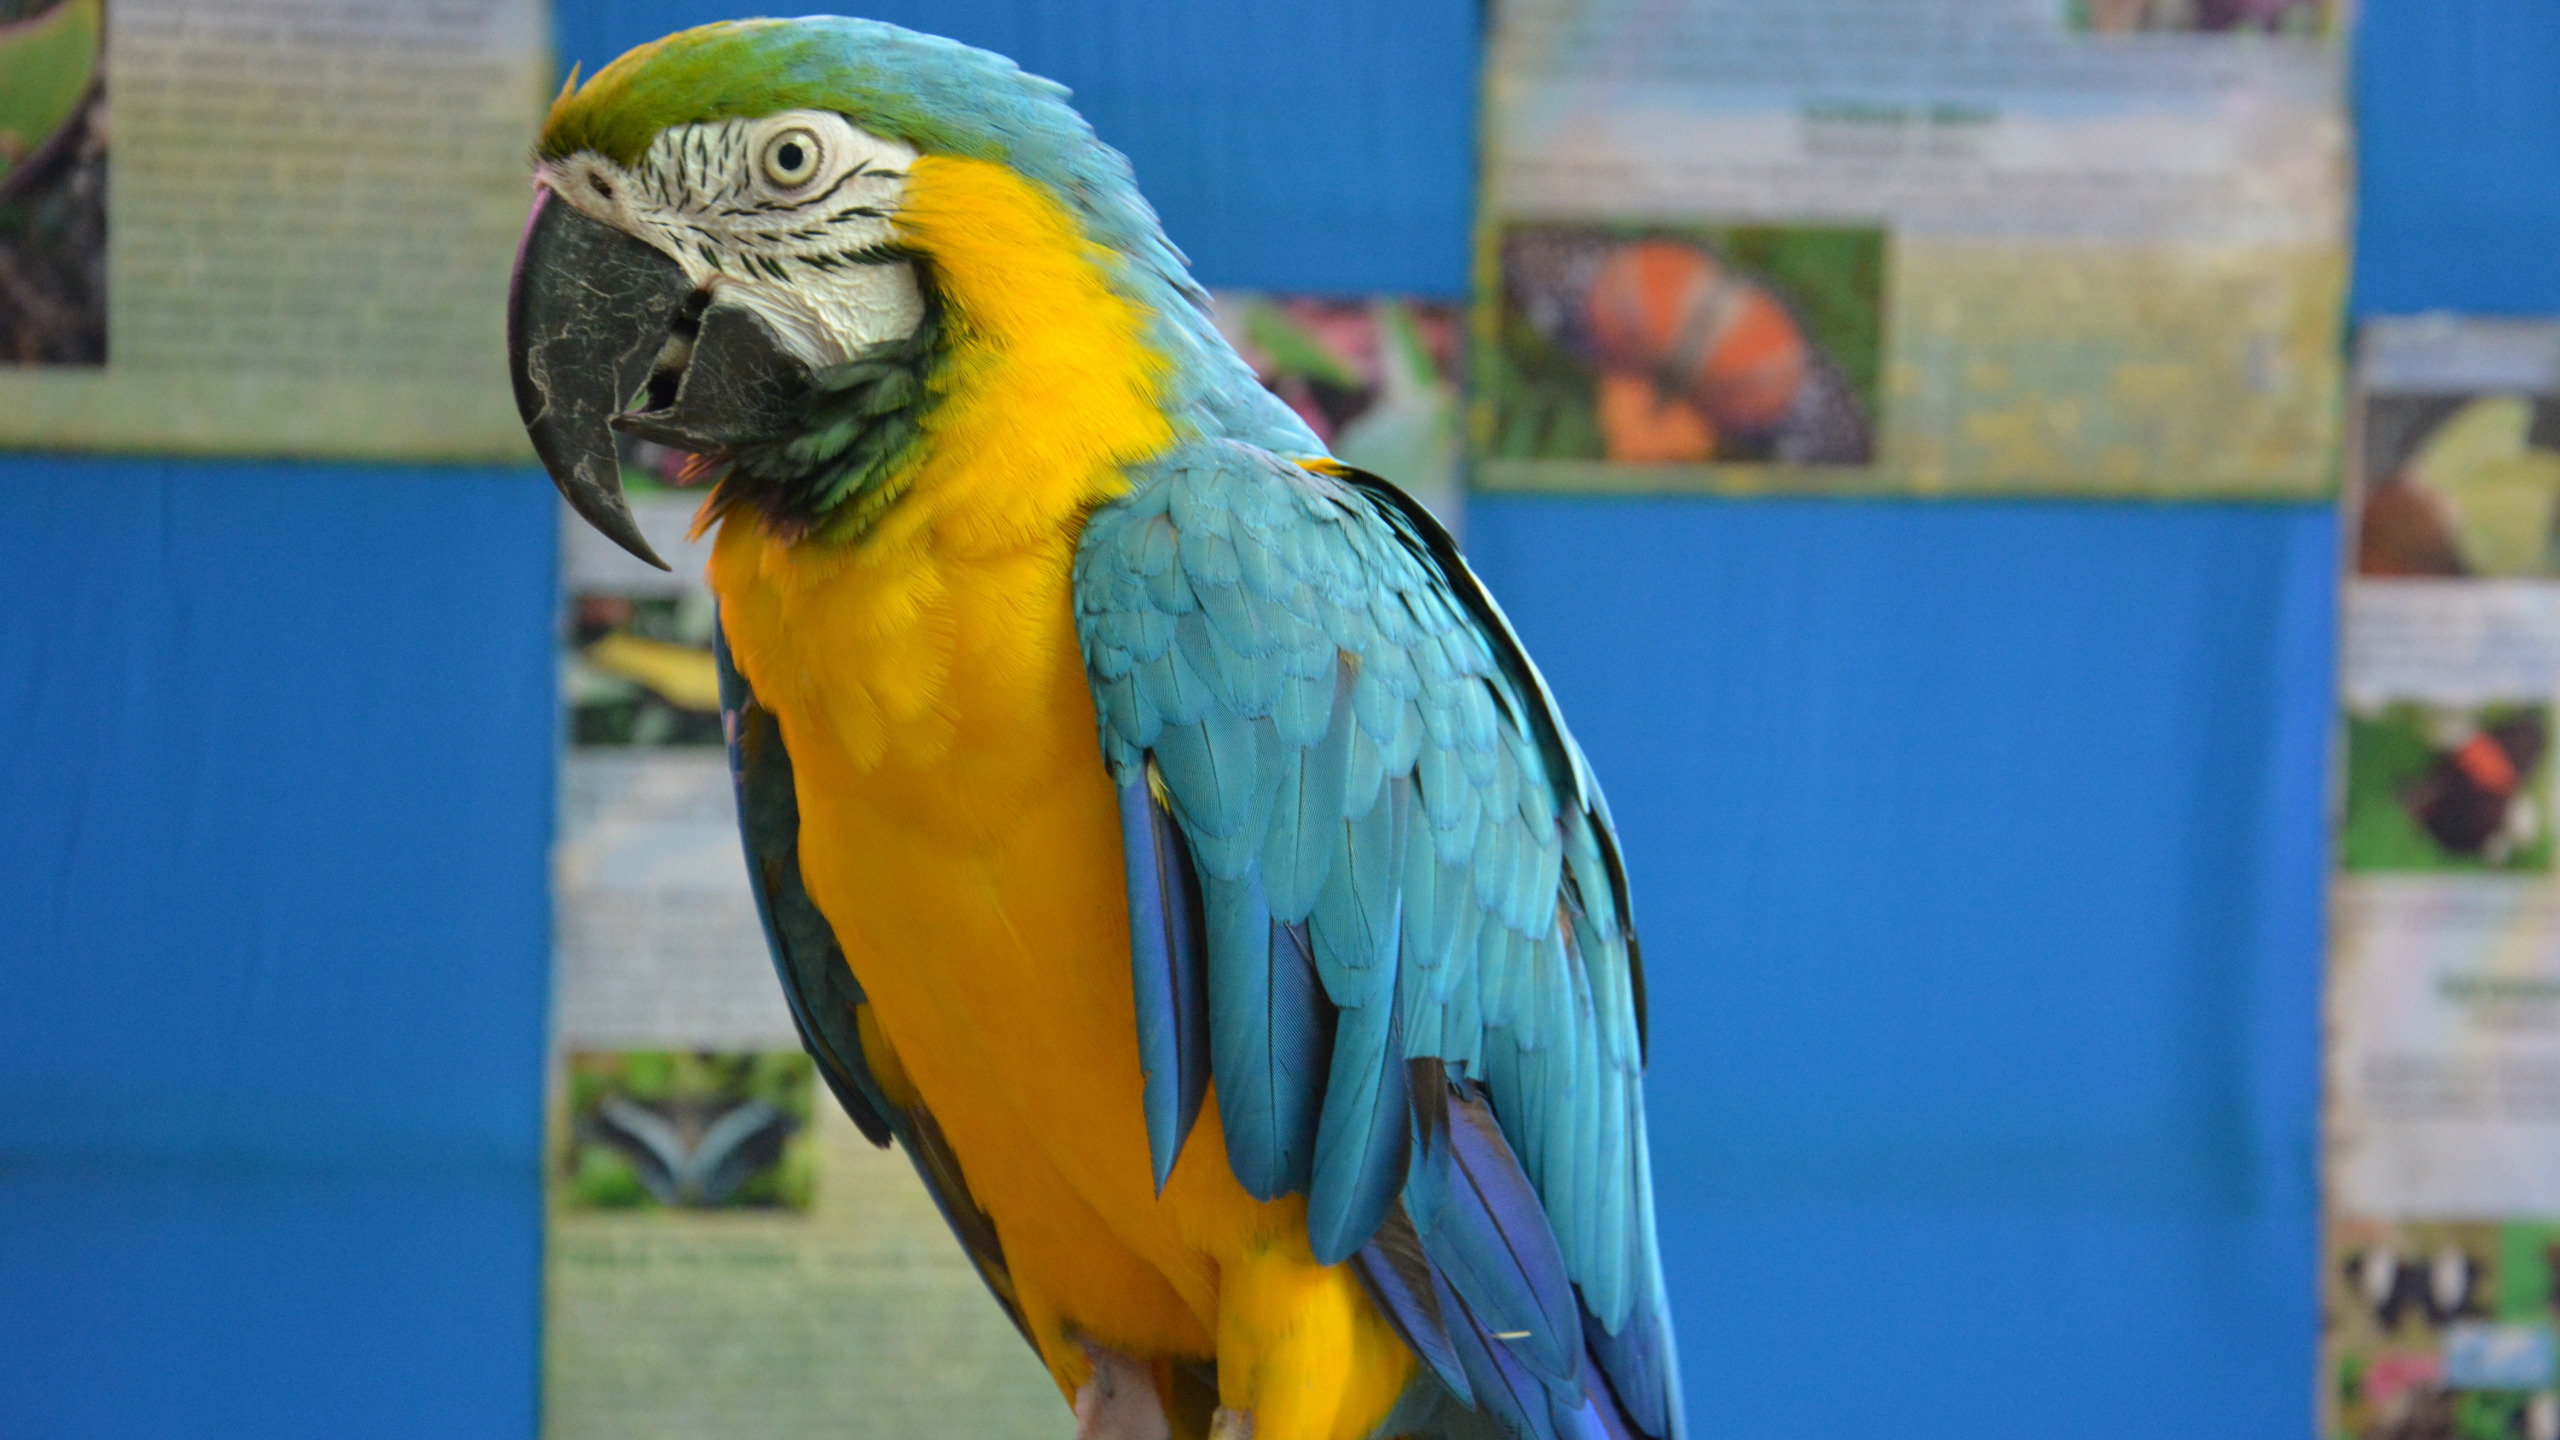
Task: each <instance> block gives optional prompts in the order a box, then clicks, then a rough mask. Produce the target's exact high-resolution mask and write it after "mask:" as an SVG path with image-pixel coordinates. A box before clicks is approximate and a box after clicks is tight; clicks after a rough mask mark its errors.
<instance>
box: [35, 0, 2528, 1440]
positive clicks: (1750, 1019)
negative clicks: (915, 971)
mask: <svg viewBox="0 0 2560 1440" xmlns="http://www.w3.org/2000/svg"><path fill="white" fill-rule="evenodd" d="M2365 9H2366V11H2367V14H2366V20H2365V43H2364V46H2363V55H2364V59H2363V62H2362V67H2361V68H2362V79H2361V81H2360V90H2361V102H2360V103H2361V107H2362V111H2363V116H2364V124H2365V133H2364V154H2365V162H2364V166H2363V181H2362V185H2363V214H2364V221H2363V228H2362V232H2361V242H2360V247H2359V256H2358V271H2357V274H2358V285H2359V296H2360V302H2359V303H2360V304H2361V305H2362V307H2363V308H2365V309H2367V310H2372V311H2379V310H2405V309H2411V308H2422V307H2425V306H2431V305H2462V306H2473V307H2480V308H2488V309H2503V310H2532V309H2546V310H2547V309H2560V99H2555V98H2554V97H2555V96H2560V43H2555V42H2560V30H2555V26H2560V22H2555V21H2554V20H2553V18H2552V16H2551V13H2550V12H2549V9H2548V7H2546V6H2542V5H2538V4H2535V3H2531V0H2443V3H2438V4H2435V5H2429V6H2421V5H2419V4H2417V3H2416V0H2374V3H2371V4H2369V5H2368V6H2366V7H2365ZM710 13H711V12H710V11H709V10H708V9H707V7H702V6H697V5H691V4H684V5H679V4H670V3H653V4H631V5H624V6H618V7H608V6H606V5H603V4H601V3H598V0H578V3H575V4H570V5H567V6H564V13H563V15H562V18H561V37H562V57H563V59H564V61H565V60H567V59H572V58H574V59H580V60H584V61H585V62H587V63H588V64H589V65H590V66H593V65H594V64H596V63H599V62H600V61H602V60H604V59H607V58H609V57H610V56H611V55H612V54H613V53H615V52H617V51H618V50H620V49H621V48H622V47H624V46H625V45H628V44H630V43H633V42H636V41H638V40H641V39H645V38H648V37H650V36H652V35H655V34H658V33H660V32H662V31H664V30H666V29H668V28H671V27H673V26H675V25H678V24H682V23H689V22H690V21H692V20H694V19H698V18H707V17H708V15H709V14H710ZM879 13H882V14H883V15H884V16H886V18H892V19H898V20H902V21H905V22H908V23H913V24H918V25H922V26H925V27H927V28H933V29H939V30H942V31H945V32H946V33H952V34H956V35H958V36H960V37H962V38H964V39H968V40H971V41H974V42H977V43H980V44H988V45H993V46H996V47H998V48H1001V49H1004V50H1007V51H1009V52H1010V53H1013V54H1015V55H1017V56H1018V57H1020V58H1021V59H1022V60H1023V61H1024V62H1025V63H1026V64H1027V65H1029V66H1030V67H1031V68H1034V69H1036V70H1040V71H1043V72H1045V73H1049V74H1053V75H1056V76H1058V77H1059V78H1062V79H1065V80H1067V81H1069V82H1070V83H1071V84H1073V85H1074V86H1075V87H1076V88H1077V90H1078V93H1079V99H1080V102H1081V103H1082V104H1083V106H1084V108H1085V109H1086V112H1087V113H1088V114H1089V115H1091V116H1092V117H1093V118H1094V119H1095V121H1096V122H1097V124H1098V125H1099V126H1100V127H1101V129H1102V131H1103V133H1104V134H1105V135H1106V136H1108V137H1109V138H1111V139H1112V140H1114V141H1115V142H1116V143H1118V144H1120V145H1121V146H1123V147H1124V148H1125V149H1127V150H1128V151H1129V152H1130V153H1131V155H1132V156H1133V157H1134V158H1135V160H1136V163H1137V166H1138V171H1139V174H1140V176H1141V178H1142V180H1143V181H1144V182H1145V185H1146V188H1147V190H1148V192H1149V194H1150V195H1151V196H1152V197H1153V198H1154V199H1155V201H1156V203H1157V204H1158V206H1159V207H1160V208H1161V209H1162V211H1163V212H1164V214H1165V216H1166V218H1167V222H1168V225H1169V227H1170V229H1171V230H1172V233H1173V234H1174V236H1175V238H1176V239H1177V240H1178V241H1179V242H1180V243H1182V244H1183V245H1185V246H1186V247H1188V248H1189V250H1190V251H1191V253H1192V254H1193V256H1194V257H1195V258H1196V259H1197V260H1198V262H1199V268H1200V271H1201V273H1202V274H1203V276H1204V277H1205V278H1207V279H1209V280H1211V281H1213V282H1217V283H1228V284H1257V285H1265V286H1274V287H1300V288H1312V289H1323V290H1359V289H1368V288H1407V289H1414V290H1421V291H1425V292H1431V293H1441V294H1456V293H1458V292H1459V291H1460V290H1461V289H1462V287H1463V279H1464V274H1465V225H1466V215H1467V206H1468V186H1469V179H1470V175H1471V172H1472V166H1473V129H1472V126H1473V120H1472V108H1473V97H1474V88H1475V80H1474V69H1475V61H1476V34H1475V25H1476V20H1475V7H1474V6H1473V5H1471V4H1468V3H1465V0H1438V3H1433V4H1429V5H1396V6H1363V5H1352V4H1344V3H1334V0H1324V3H1302V4H1280V3H1269V0H1257V3H1253V4H1247V5H1236V6H1222V7H1205V6H1192V5H1183V4H1178V3H1172V0H1114V3H1110V4H1105V5H1091V4H1085V3H1074V0H1051V3H1028V0H1015V3H1000V0H981V3H975V4H962V3H953V4H945V5H928V4H913V3H909V4H900V5H896V6H890V7H884V8H883V9H882V10H881V11H880V12H879ZM0 483H6V484H8V485H9V486H10V487H11V488H10V496H11V499H10V504H9V509H8V514H9V516H10V519H9V522H8V523H7V524H6V525H0V875H5V876H6V877H7V878H6V879H5V880H0V1436H11V1437H14V1436H18V1435H26V1436H43V1437H57V1436H72V1435H79V1436H136V1437H140V1436H150V1437H155V1440H165V1437H177V1436H222V1437H233V1436H237V1437H243V1440H248V1437H255V1440H286V1437H299V1436H313V1437H323V1436H325V1437H332V1440H335V1437H340V1436H345V1435H352V1434H361V1435H370V1436H411V1435H414V1436H419V1437H448V1436H457V1435H471V1436H493V1437H506V1436H525V1435H527V1434H529V1433H530V1431H531V1430H532V1428H533V1425H534V1420H535V1406H536V1394H535V1385H536V1378H537V1352H536V1344H537V1332H538V1324H539V1291H538V1283H539V1277H538V1249H539V1232H540V1210H539V1195H538V1187H537V1184H536V1180H537V1170H536V1167H537V1163H538V1140H539V1099H540V1073H541V1064H542V1015H543V1007H544V1002H545V990H546V979H545V975H544V970H543V960H544V953H545V949H546V946H547V939H548V936H547V915H546V901H545V895H544V885H545V869H544V846H545V844H546V842H547V839H548V817H549V813H550V799H551V795H550V783H551V782H550V775H551V761H552V753H553V745H554V739H553V735H554V728H553V726H554V721H553V713H552V709H551V691H550V687H551V678H550V677H551V663H552V662H551V658H550V644H551V639H550V626H551V622H552V608H551V607H552V600H551V587H552V579H553V577H552V555H553V546H554V543H555V536H554V531H553V520H552V507H551V501H550V495H549V491H548V488H547V486H545V485H544V484H543V482H542V481H541V480H540V478H539V477H538V476H534V475H531V474H527V473H520V472H503V473H492V472H456V471H450V470H417V469H383V468H367V469H361V470H358V469H354V468H349V467H328V466H305V465H281V464H245V463H242V464H218V463H181V462H174V461H128V460H87V459H52V458H37V457H19V458H14V459H0ZM1471 527H1472V535H1471V540H1472V547H1473V549H1474V551H1475V552H1476V554H1477V556H1478V559H1479V561H1480V562H1481V564H1482V566H1483V568H1484V570H1485V571H1486V573H1487V575H1488V577H1489V578H1490V579H1491V581H1492V582H1493V584H1494V586H1495V587H1496V588H1497V590H1498V591H1499V592H1500V593H1501V594H1502V595H1503V596H1504V598H1505V600H1506V602H1507V603H1508V604H1509V606H1510V608H1511V611H1512V613H1513V615H1514V616H1515V618H1516V619H1517V620H1518V621H1519V623H1520V626H1521V628H1522V630H1523V631H1524V632H1526V634H1527V636H1528V639H1529V641H1530V644H1531V645H1532V647H1533V648H1534V649H1535V650H1536V652H1537V653H1538V655H1539V656H1540V657H1541V659H1542V661H1543V662H1544V663H1545V664H1546V666H1547V667H1548V671H1549V674H1550V676H1551V678H1552V679H1553V680H1554V682H1555V686H1556V689H1557V690H1558V691H1559V693H1560V694H1561V696H1562V698H1563V700H1564V703H1565V705H1566V708H1567V710H1568V712H1569V713H1570V714H1571V716H1572V718H1573V720H1574V723H1575V725H1576V727H1577V729H1578V730H1579V731H1580V733H1581V735H1582V736H1583V738H1584V741H1585V743H1586V744H1587V745H1588V747H1589V748H1590V750H1591V752H1592V754H1593V757H1594V759H1595V761H1596V762H1597V764H1598V765H1599V767H1600V770H1601V773H1602V775H1603V776H1604V778H1605V780H1606V781H1607V783H1608V785H1609V787H1610V790H1611V793H1612V795H1613V797H1614V798H1615V802H1616V805H1617V809H1618V813H1619V816H1620V818H1621V820H1622V822H1623V824H1624V826H1625V829H1626V831H1627V835H1628V840H1629V845H1630V848H1631V852H1632V856H1633V867H1634V871H1635V879H1636V883H1637V886H1638V890H1637V899H1638V905H1639V912H1638V913H1639V918H1640V920H1641V922H1642V924H1643V926H1644V930H1645V934H1646V938H1647V942H1648V954H1649V956H1650V957H1651V960H1652V974H1653V994H1654V1005H1655V1032H1654V1033H1655V1035H1656V1037H1657V1039H1656V1068H1655V1078H1654V1081H1653V1090H1652V1095H1653V1107H1654V1114H1655V1125H1656V1131H1655V1143H1656V1152H1657V1168H1658V1176H1657V1179H1658V1183H1659V1185H1660V1188H1661V1199H1662V1223H1663V1227H1664V1235H1665V1242H1666V1246H1667V1250H1668V1254H1669V1258H1670V1264H1671V1267H1672V1271H1673V1283H1674V1285H1675V1287H1676V1291H1677V1293H1678V1295H1679V1300H1680V1318H1681V1324H1682V1327H1683V1334H1684V1339H1685V1343H1686V1347H1687V1360H1688V1380H1689V1393H1690V1396H1691V1403H1692V1409H1693V1419H1694V1420H1695V1421H1696V1422H1698V1424H1699V1427H1700V1431H1701V1433H1704V1434H1719V1433H1732V1434H1765V1435H1784V1436H1797V1435H1804V1436H1849V1435H1863V1434H1873V1433H1885V1432H1890V1433H1894V1434H1897V1435H1903V1436H1948V1437H1954V1436H1959V1435H1961V1436H1965V1437H1968V1440H1972V1437H1997V1436H2011V1435H2014V1436H2019V1437H2031V1436H2032V1437H2043V1436H2047V1435H2051V1434H2056V1433H2061V1434H2070V1435H2083V1436H2118V1435H2121V1436H2127V1437H2133V1436H2145V1437H2148V1436H2156V1435H2162V1434H2181V1435H2200V1436H2210V1435H2229V1436H2233V1437H2240V1436H2250V1437H2262V1436H2267V1435H2278V1436H2282V1435H2300V1434H2303V1433H2304V1432H2305V1431H2306V1430H2307V1429H2308V1428H2309V1416H2310V1409H2309V1407H2310V1393H2311V1384H2312V1377H2311V1361H2312V1346H2313V1338H2314V1334H2313V1323H2314V1316H2313V1294H2314V1289H2315V1283H2316V1278H2317V1277H2316V1273H2315V1271H2316V1265H2315V1261H2314V1256H2313V1224H2314V1217H2315V1205H2314V1188H2313V1187H2314V1179H2313V1175H2314V1162H2313V1145H2314V1138H2315V1118H2316V1109H2317V1090H2316V1040H2317V1027H2316V1020H2315V1017H2316V988H2317V973H2318V964H2319V942H2320V936H2319V904H2318V897H2319V885H2320V878H2321V856H2322V848H2323V846H2322V838H2321V832H2320V815H2319V795H2320V782H2321V775H2322V767H2323V753H2324V751H2323V747H2324V744H2325V739H2326V727H2327V723H2328V716H2329V698H2328V697H2329V687H2330V675H2329V653H2330V645H2331V639H2330V616H2331V605H2330V593H2331V589H2330V587H2331V570H2332V565H2333V553H2334V546H2335V543H2336V537H2335V533H2334V526H2333V522H2332V519H2331V516H2330V514H2329V512H2328V511H2327V510H2325V509H2322V508H2317V507H2273V506H2269V507H2259V506H2240V505H2215V506H2143V505H2117V504H2108V505H2068V504H2030V503H2002V504H1971V503H1940V504H1914V503H1890V502H1866V503H1821V502H1750V503H1745V502H1713V501H1682V502H1668V501H1654V502H1641V501H1634V502H1631V501H1588V502H1575V501H1563V500H1522V499H1513V500H1501V501H1484V502H1479V504H1478V505H1477V507H1476V509H1475V510H1474V512H1473V515H1472V518H1471Z"/></svg>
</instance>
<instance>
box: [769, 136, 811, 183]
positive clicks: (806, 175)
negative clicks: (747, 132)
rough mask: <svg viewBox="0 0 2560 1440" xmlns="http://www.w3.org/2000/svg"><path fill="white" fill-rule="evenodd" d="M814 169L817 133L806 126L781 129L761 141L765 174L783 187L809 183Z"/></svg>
mask: <svg viewBox="0 0 2560 1440" xmlns="http://www.w3.org/2000/svg"><path fill="white" fill-rule="evenodd" d="M817 173H818V137H817V135H816V134H815V133H813V132H811V131H807V130H797V129H795V130H785V131H783V132H782V133H781V134H779V135H776V136H774V137H773V138H772V139H771V140H768V141H766V142H765V146H764V175H765V178H766V179H768V180H770V181H772V182H773V183H774V184H776V185H779V186H781V187H782V188H783V189H785V190H789V189H792V188H794V187H796V186H801V185H806V184H808V183H809V179H810V177H811V176H813V175H816V174H817Z"/></svg>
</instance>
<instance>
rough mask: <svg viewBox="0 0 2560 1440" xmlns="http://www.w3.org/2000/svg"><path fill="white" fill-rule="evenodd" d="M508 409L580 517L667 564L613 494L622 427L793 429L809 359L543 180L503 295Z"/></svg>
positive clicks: (724, 432) (680, 432) (683, 437)
mask: <svg viewBox="0 0 2560 1440" xmlns="http://www.w3.org/2000/svg"><path fill="white" fill-rule="evenodd" d="M507 347H508V351H509V356H510V361H511V363H512V364H513V366H514V370H515V382H516V409H517V411H518V412H519V413H521V414H522V415H523V416H524V428H525V433H526V434H528V435H530V436H532V437H533V450H534V453H535V454H537V455H539V456H541V457H542V464H543V468H544V469H547V470H549V471H550V472H551V481H552V483H553V484H555V485H557V486H559V487H560V493H561V494H562V495H564V496H566V497H568V501H569V503H570V504H571V505H572V506H574V507H576V509H577V511H578V513H579V514H581V515H583V516H585V517H586V518H587V523H588V524H590V525H593V526H595V527H596V528H597V529H598V530H601V531H603V532H604V534H605V535H606V536H607V538H609V539H611V540H612V541H613V542H614V543H615V544H617V545H620V546H621V547H622V548H623V549H625V550H628V551H630V552H631V553H632V554H634V555H637V556H639V557H640V558H641V559H643V560H646V561H648V562H649V563H650V564H652V565H655V566H657V567H658V568H659V569H661V570H664V569H667V568H668V566H667V562H665V561H664V560H661V559H659V558H658V556H657V552H655V551H653V550H651V549H650V548H649V542H648V541H647V540H645V539H643V538H641V535H640V527H639V524H638V523H637V522H636V521H634V520H633V519H632V518H631V506H630V503H629V502H628V501H626V500H625V499H624V498H623V494H622V464H621V460H620V458H619V457H618V456H617V455H616V454H615V452H614V443H613V432H615V431H617V430H619V431H621V432H623V433H624V434H627V435H635V436H638V437H639V438H640V439H643V440H651V441H655V442H657V443H658V444H660V445H664V446H667V447H668V448H670V449H674V450H682V451H686V452H688V453H690V454H695V455H717V454H723V453H727V452H732V451H735V450H736V449H738V448H739V447H741V446H745V445H752V444H756V443H759V442H770V441H772V440H774V439H775V438H777V437H779V436H783V435H787V434H789V433H790V432H791V429H792V427H793V423H794V421H795V420H796V419H797V418H798V415H799V411H800V407H801V403H802V400H803V398H804V397H805V396H806V395H807V394H808V391H809V388H810V373H809V367H808V366H807V365H806V364H804V363H803V362H802V361H801V360H800V359H799V358H798V357H796V356H794V355H792V354H791V353H790V352H789V351H788V350H786V349H785V348H784V347H783V345H782V342H781V340H780V338H779V337H778V336H776V335H775V333H774V331H773V327H772V326H770V325H769V324H767V323H766V322H765V320H764V318H763V317H762V316H760V315H758V314H757V313H756V312H755V311H754V310H753V309H751V308H749V307H748V306H747V305H745V304H743V303H733V302H731V301H728V300H726V299H722V298H719V292H716V291H714V290H711V289H708V288H704V289H696V288H695V287H694V285H693V283H692V282H691V281H689V280H687V279H686V278H685V275H684V270H683V268H682V267H680V266H678V265H677V264H676V263H675V262H674V261H673V260H670V259H668V258H667V257H666V256H664V255H662V254H660V253H659V252H658V251H657V250H656V249H654V248H653V247H651V246H650V245H649V244H648V243H647V242H645V241H642V240H639V239H637V238H635V237H633V236H631V235H629V234H626V233H625V232H623V231H621V230H617V229H615V228H614V227H613V226H611V225H608V224H606V223H604V222H603V221H601V220H598V219H596V218H595V217H593V216H591V215H588V214H586V213H585V212H583V211H581V210H579V209H578V208H577V207H576V206H574V205H571V204H569V203H568V202H567V201H565V200H562V199H561V198H560V197H559V196H557V195H555V194H553V193H552V192H551V191H550V190H548V189H544V190H542V191H541V192H540V193H538V194H537V195H536V196H535V198H534V205H533V219H532V220H531V221H530V222H529V223H528V224H527V225H526V226H525V231H524V244H523V245H522V247H520V248H519V249H518V250H517V251H516V273H515V280H514V283H513V285H512V286H511V287H510V288H509V290H508V294H507Z"/></svg>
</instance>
